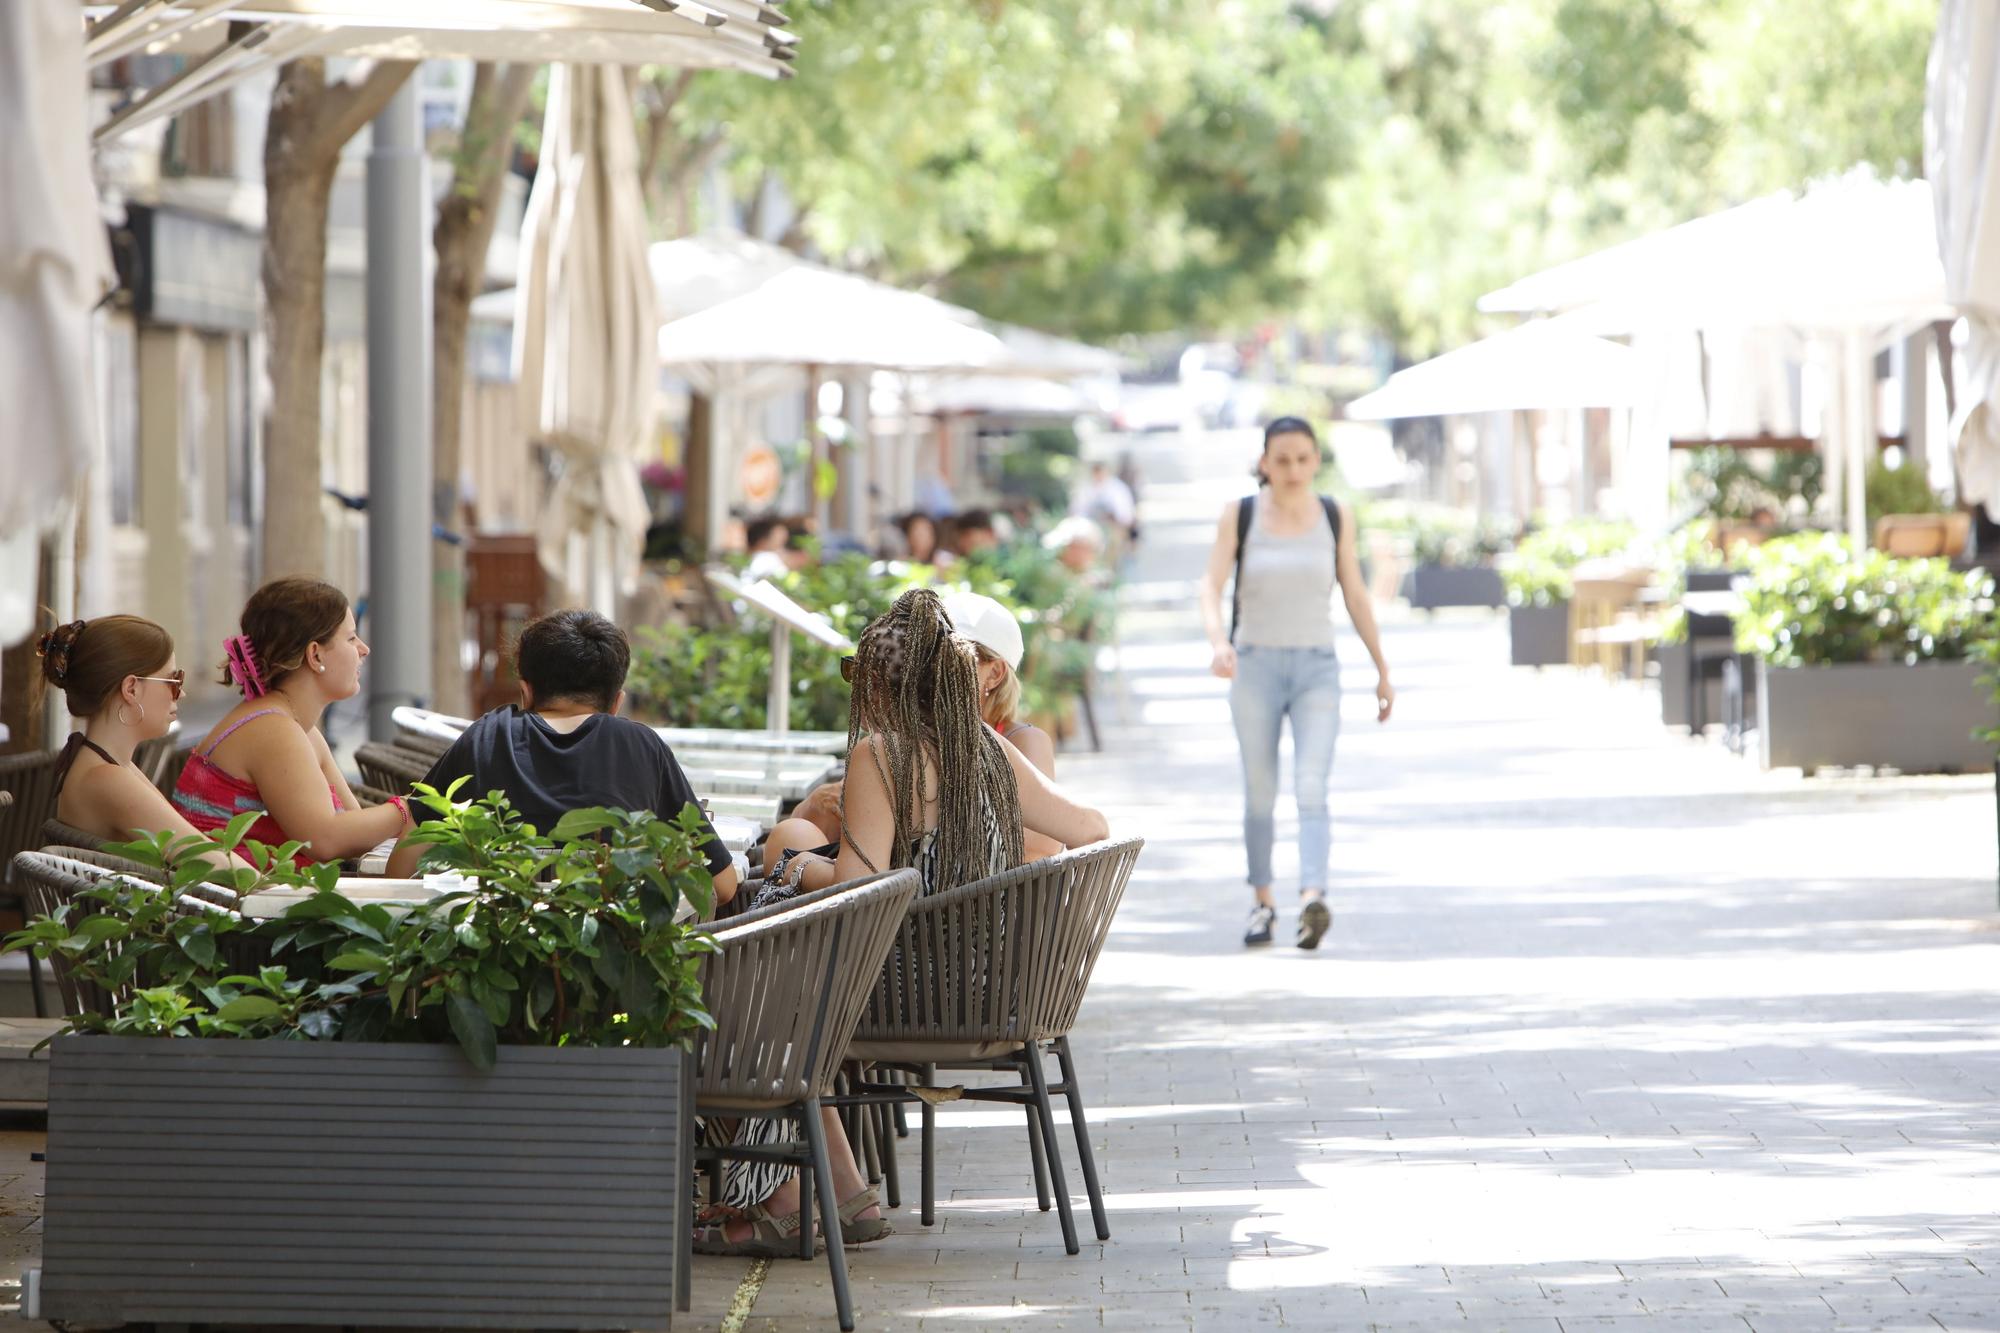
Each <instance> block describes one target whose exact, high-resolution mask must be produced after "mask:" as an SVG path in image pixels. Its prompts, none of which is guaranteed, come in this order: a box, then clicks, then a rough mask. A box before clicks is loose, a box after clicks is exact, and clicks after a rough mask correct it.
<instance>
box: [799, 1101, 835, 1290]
mask: <svg viewBox="0 0 2000 1333" xmlns="http://www.w3.org/2000/svg"><path fill="white" fill-rule="evenodd" d="M800 1124H801V1127H802V1128H803V1129H804V1130H805V1133H804V1134H802V1135H801V1136H800V1137H802V1138H804V1139H805V1141H806V1146H807V1147H809V1148H811V1149H812V1156H813V1162H814V1163H817V1162H818V1161H819V1160H820V1159H821V1157H822V1156H823V1155H824V1154H825V1152H826V1127H825V1126H824V1125H822V1124H820V1122H819V1101H818V1099H817V1098H815V1099H813V1100H811V1101H808V1102H807V1103H806V1113H805V1115H804V1116H802V1117H801V1118H800ZM815 1174H816V1173H815V1172H814V1170H813V1166H812V1164H808V1165H806V1166H802V1167H800V1168H799V1258H801V1259H805V1260H807V1261H810V1260H811V1259H812V1257H813V1226H812V1208H813V1182H814V1176H815ZM834 1239H835V1240H837V1239H838V1238H837V1237H835V1238H834Z"/></svg>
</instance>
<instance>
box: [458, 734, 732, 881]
mask: <svg viewBox="0 0 2000 1333" xmlns="http://www.w3.org/2000/svg"><path fill="white" fill-rule="evenodd" d="M459 778H471V779H472V781H471V782H469V783H467V784H466V786H465V787H463V788H461V789H460V791H459V793H458V795H459V799H460V800H476V799H478V798H479V797H481V796H484V795H485V794H486V793H487V792H489V791H493V790H496V789H497V790H499V791H501V792H504V793H505V794H506V797H507V799H508V800H509V801H511V802H513V805H514V808H515V809H516V810H518V811H520V812H521V817H522V818H524V819H526V820H527V821H528V822H529V823H530V824H533V825H534V826H535V827H536V828H537V829H538V830H540V831H541V832H543V833H547V832H548V831H549V830H550V829H552V828H554V827H555V826H556V821H557V820H559V819H561V818H562V817H563V816H564V815H566V814H568V813H569V812H570V811H572V810H587V809H589V808H590V807H592V806H598V805H602V806H608V807H610V808H611V809H613V810H651V811H652V812H653V813H654V814H656V815H658V816H659V817H660V818H662V819H678V818H680V813H681V811H682V809H684V808H685V807H687V806H688V805H693V806H694V807H695V808H696V809H697V810H699V809H700V807H701V801H700V800H699V799H698V798H697V797H696V796H695V794H694V788H693V787H691V786H689V785H688V780H687V774H686V773H684V772H682V771H681V765H680V761H679V760H678V759H675V758H674V752H673V751H672V750H671V749H669V748H668V747H667V743H666V742H665V741H663V740H661V739H660V735H659V733H658V732H656V731H654V730H653V729H652V728H651V727H648V726H644V725H642V724H640V723H637V722H634V721H632V720H631V719H630V718H625V717H615V716H613V715H612V714H609V713H595V714H592V715H591V716H589V717H587V718H585V719H584V720H583V721H582V722H580V723H578V724H577V727H576V730H574V731H569V732H562V731H557V730H556V729H555V728H554V727H552V726H550V725H549V724H548V723H547V722H544V721H543V720H542V719H541V718H540V717H538V716H536V715H535V714H533V713H524V712H522V711H521V710H520V708H519V707H518V706H516V705H513V704H510V705H508V706H507V707H505V708H496V709H494V710H493V711H492V712H490V713H488V714H487V715H486V716H485V717H482V718H480V719H479V720H478V721H477V722H474V723H473V724H472V725H471V726H469V727H467V728H466V729H465V734H464V735H462V736H460V737H459V738H458V739H457V740H455V741H453V742H452V744H451V748H450V749H449V750H446V751H445V752H444V754H443V755H442V756H441V757H440V758H439V759H438V761H437V762H436V763H435V764H433V765H431V771H430V775H429V776H428V777H426V778H425V779H424V781H426V782H428V783H430V784H431V786H433V787H436V788H437V789H438V790H439V791H444V790H445V789H446V788H448V787H450V786H451V784H452V783H453V782H455V781H457V780H458V779H459ZM702 828H703V829H704V830H705V831H706V833H707V840H706V841H705V842H704V843H703V848H704V850H705V852H706V854H707V858H708V868H709V871H710V873H711V874H718V875H719V874H721V873H722V871H723V870H724V869H725V868H726V867H727V866H728V865H729V861H730V858H729V849H728V848H726V847H724V846H723V845H722V839H720V838H718V837H716V836H715V830H714V829H713V828H711V827H710V826H709V823H708V821H707V820H706V819H704V820H702Z"/></svg>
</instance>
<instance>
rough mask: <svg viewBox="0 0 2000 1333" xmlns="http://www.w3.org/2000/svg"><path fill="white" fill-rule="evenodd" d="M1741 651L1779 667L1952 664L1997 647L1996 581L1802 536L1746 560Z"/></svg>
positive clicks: (1822, 535) (1840, 540) (1842, 541)
mask: <svg viewBox="0 0 2000 1333" xmlns="http://www.w3.org/2000/svg"><path fill="white" fill-rule="evenodd" d="M1748 560H1749V566H1750V584H1749V587H1748V588H1747V589H1745V591H1744V605H1745V612H1744V614H1743V615H1742V616H1740V617H1739V618H1738V620H1737V632H1736V643H1737V648H1738V649H1739V650H1740V651H1743V652H1746V653H1751V654H1754V655H1756V656H1757V657H1760V658H1762V659H1763V660H1764V661H1766V662H1768V663H1770V664H1771V665H1772V666H1778V667H1790V666H1820V665H1828V664H1833V663H1840V662H1924V661H1952V660H1957V659H1961V658H1965V657H1968V656H1975V655H1977V653H1976V652H1975V650H1978V653H1984V652H1986V651H1990V650H1986V649H1980V647H1979V645H1981V644H1982V643H1984V642H1987V641H1989V640H1991V639H1992V637H1993V630H1994V625H1993V591H1994V581H1993V577H1992V575H1990V574H1988V573H1987V572H1986V571H1984V570H1967V571H1959V570H1954V569H1952V568H1951V565H1950V564H1949V562H1947V561H1944V560H1939V559H1928V560H1898V559H1894V558H1892V557H1890V556H1886V555H1883V554H1882V553H1881V552H1880V551H1875V550H1867V549H1863V550H1856V549H1855V547H1854V545H1853V543H1851V542H1850V541H1849V540H1848V539H1847V538H1846V537H1843V536H1838V535H1836V534H1833V533H1827V532H1808V533H1800V534H1798V535H1797V536H1794V537H1785V538H1780V539H1777V540H1774V541H1769V542H1766V543H1764V544H1763V545H1762V546H1760V547H1756V548H1754V549H1753V550H1751V551H1750V552H1749V553H1748Z"/></svg>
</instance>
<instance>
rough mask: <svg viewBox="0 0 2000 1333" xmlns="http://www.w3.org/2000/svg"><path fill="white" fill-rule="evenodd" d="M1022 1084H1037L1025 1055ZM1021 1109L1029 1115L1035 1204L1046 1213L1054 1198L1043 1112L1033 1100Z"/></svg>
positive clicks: (1030, 1158)
mask: <svg viewBox="0 0 2000 1333" xmlns="http://www.w3.org/2000/svg"><path fill="white" fill-rule="evenodd" d="M1021 1086H1022V1087H1024V1088H1029V1089H1033V1087H1034V1086H1035V1085H1034V1081H1033V1080H1032V1079H1030V1078H1029V1077H1028V1066H1027V1062H1026V1058H1025V1057H1023V1060H1022V1064H1021ZM1021 1109H1022V1110H1023V1111H1025V1112H1026V1113H1027V1116H1028V1158H1029V1160H1030V1161H1032V1162H1033V1163H1034V1164H1035V1206H1036V1207H1037V1208H1040V1209H1041V1210H1042V1211H1043V1212H1045V1213H1046V1212H1047V1211H1048V1210H1049V1205H1050V1204H1051V1203H1053V1202H1054V1200H1052V1199H1050V1198H1049V1159H1048V1156H1047V1154H1046V1153H1044V1152H1043V1151H1042V1120H1041V1112H1040V1111H1038V1110H1037V1109H1036V1107H1035V1103H1034V1102H1032V1101H1031V1102H1029V1103H1028V1104H1027V1105H1026V1106H1024V1107H1022V1108H1021Z"/></svg>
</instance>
